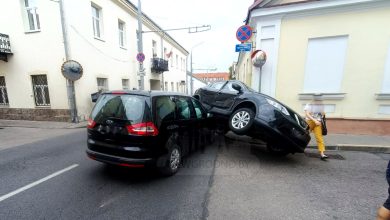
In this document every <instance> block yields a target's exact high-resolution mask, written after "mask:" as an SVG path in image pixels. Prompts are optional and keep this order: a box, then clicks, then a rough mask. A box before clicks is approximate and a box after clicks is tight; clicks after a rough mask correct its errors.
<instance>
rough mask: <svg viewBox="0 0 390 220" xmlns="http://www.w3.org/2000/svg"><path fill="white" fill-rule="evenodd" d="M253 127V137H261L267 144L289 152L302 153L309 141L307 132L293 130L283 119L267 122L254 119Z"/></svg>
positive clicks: (293, 127)
mask: <svg viewBox="0 0 390 220" xmlns="http://www.w3.org/2000/svg"><path fill="white" fill-rule="evenodd" d="M254 125H255V130H254V135H261V137H262V138H264V139H265V141H267V142H270V143H278V144H281V146H285V148H286V150H287V151H289V152H300V153H303V152H304V151H305V149H306V147H307V145H308V143H309V141H310V134H309V133H308V132H307V131H305V130H304V129H298V128H295V126H293V125H291V124H290V122H289V121H285V120H283V119H276V120H274V121H271V122H268V121H265V120H263V119H261V118H258V117H256V118H255V121H254ZM260 139H261V138H260Z"/></svg>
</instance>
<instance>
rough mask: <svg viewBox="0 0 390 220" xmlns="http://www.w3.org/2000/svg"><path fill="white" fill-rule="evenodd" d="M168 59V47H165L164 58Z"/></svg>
mask: <svg viewBox="0 0 390 220" xmlns="http://www.w3.org/2000/svg"><path fill="white" fill-rule="evenodd" d="M166 59H167V48H165V47H164V60H166Z"/></svg>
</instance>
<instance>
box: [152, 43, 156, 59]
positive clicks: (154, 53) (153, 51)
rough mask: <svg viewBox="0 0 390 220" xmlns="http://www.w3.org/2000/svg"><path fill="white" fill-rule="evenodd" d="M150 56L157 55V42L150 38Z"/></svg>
mask: <svg viewBox="0 0 390 220" xmlns="http://www.w3.org/2000/svg"><path fill="white" fill-rule="evenodd" d="M152 56H153V57H157V42H156V41H155V40H152Z"/></svg>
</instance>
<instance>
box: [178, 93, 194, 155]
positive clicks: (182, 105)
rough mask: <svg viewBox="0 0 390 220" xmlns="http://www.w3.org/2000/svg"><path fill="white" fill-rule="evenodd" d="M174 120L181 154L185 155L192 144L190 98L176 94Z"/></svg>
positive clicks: (192, 128)
mask: <svg viewBox="0 0 390 220" xmlns="http://www.w3.org/2000/svg"><path fill="white" fill-rule="evenodd" d="M175 103H176V121H177V124H178V126H179V129H178V134H179V140H180V147H181V148H182V149H181V150H182V155H187V154H188V153H189V152H190V151H191V149H192V148H193V146H194V134H193V133H194V126H193V117H191V115H192V110H191V107H192V106H191V103H190V98H189V97H185V96H176V99H175Z"/></svg>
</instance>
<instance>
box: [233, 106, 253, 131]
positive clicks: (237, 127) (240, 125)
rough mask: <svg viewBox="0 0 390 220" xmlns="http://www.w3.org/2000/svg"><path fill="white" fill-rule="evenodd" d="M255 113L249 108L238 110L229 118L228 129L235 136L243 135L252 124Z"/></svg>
mask: <svg viewBox="0 0 390 220" xmlns="http://www.w3.org/2000/svg"><path fill="white" fill-rule="evenodd" d="M254 118H255V113H254V112H253V110H252V109H250V108H240V109H238V110H236V111H235V112H234V113H233V114H232V115H231V116H230V118H229V128H230V130H232V131H233V132H234V133H236V134H245V133H246V132H247V131H248V130H249V129H250V128H251V127H252V124H253V120H254Z"/></svg>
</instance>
